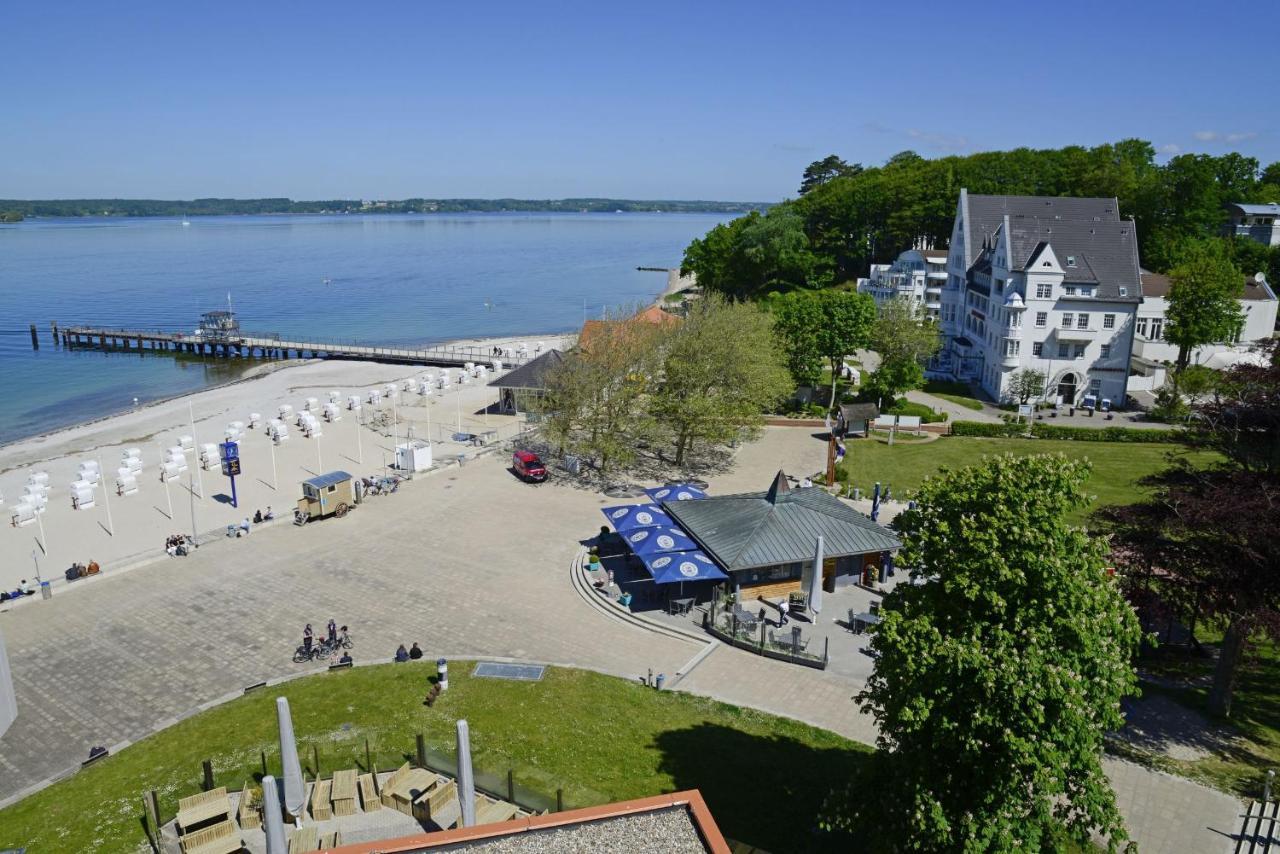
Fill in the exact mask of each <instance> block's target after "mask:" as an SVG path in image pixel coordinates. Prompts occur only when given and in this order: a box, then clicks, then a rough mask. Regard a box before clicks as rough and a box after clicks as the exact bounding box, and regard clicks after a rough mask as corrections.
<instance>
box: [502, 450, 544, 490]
mask: <svg viewBox="0 0 1280 854" xmlns="http://www.w3.org/2000/svg"><path fill="white" fill-rule="evenodd" d="M511 468H512V469H513V470H514V471H515V473H516V477H518V478H520V479H521V480H523V481H527V482H529V483H542V482H543V481H544V480H546V479H547V467H546V466H544V465H543V464H542V460H540V459H538V455H537V454H535V453H533V452H531V451H516V452H515V453H514V454H512V455H511Z"/></svg>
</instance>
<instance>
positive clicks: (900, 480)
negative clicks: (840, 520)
mask: <svg viewBox="0 0 1280 854" xmlns="http://www.w3.org/2000/svg"><path fill="white" fill-rule="evenodd" d="M846 444H847V447H848V456H846V457H845V461H844V462H843V463H842V464H841V465H840V467H839V470H838V471H837V476H838V477H839V480H840V482H841V483H844V484H851V485H853V486H857V487H860V488H861V489H862V490H863V492H866V493H869V492H870V490H871V487H872V486H873V485H874V484H875V482H876V481H880V483H882V484H888V485H889V486H891V487H892V489H893V494H894V495H895V497H898V498H902V497H904V496H905V495H906V494H907V493H908V492H910V491H911V490H913V489H915V488H917V487H918V486H919V485H920V484H921V482H922V481H923V480H924V479H925V478H926V477H928V476H929V475H931V474H934V473H936V472H937V471H938V470H939V469H940V468H942V467H943V466H947V467H950V468H961V467H963V466H966V465H970V464H972V463H976V462H978V461H979V460H981V459H982V457H984V456H991V455H994V454H1017V455H1020V456H1025V455H1028V454H1050V453H1052V454H1057V453H1060V454H1065V455H1066V456H1068V457H1071V458H1073V459H1077V458H1081V457H1087V458H1088V459H1089V460H1090V461H1091V462H1092V463H1093V474H1092V476H1091V477H1090V478H1089V483H1088V487H1087V488H1088V489H1089V491H1090V493H1091V494H1094V495H1096V496H1097V501H1096V505H1097V506H1102V505H1108V504H1132V503H1133V502H1134V501H1137V500H1138V499H1139V498H1140V497H1142V495H1143V494H1144V490H1143V488H1142V487H1141V486H1140V485H1139V484H1138V481H1139V480H1141V479H1142V478H1143V477H1145V476H1146V475H1148V474H1151V473H1153V472H1156V471H1159V470H1160V469H1162V468H1164V467H1165V460H1166V457H1167V455H1168V454H1170V453H1182V451H1180V449H1179V448H1178V447H1177V446H1173V445H1168V444H1158V443H1151V444H1147V443H1114V444H1112V443H1107V442H1089V443H1084V442H1072V441H1066V440H1060V439H980V438H973V437H968V436H944V437H943V438H941V439H939V440H938V441H936V442H929V443H927V444H919V445H912V444H898V443H895V444H894V445H893V446H892V447H891V446H889V445H885V444H881V443H879V442H862V441H856V440H855V441H850V442H848V443H846ZM1209 458H1210V457H1209V455H1207V454H1201V455H1198V456H1196V457H1193V459H1203V460H1205V461H1207V460H1208V459H1209ZM1091 511H1092V508H1090V509H1088V510H1086V511H1084V512H1082V513H1081V514H1079V515H1080V518H1081V519H1083V518H1084V517H1085V516H1087V515H1088V513H1089V512H1091Z"/></svg>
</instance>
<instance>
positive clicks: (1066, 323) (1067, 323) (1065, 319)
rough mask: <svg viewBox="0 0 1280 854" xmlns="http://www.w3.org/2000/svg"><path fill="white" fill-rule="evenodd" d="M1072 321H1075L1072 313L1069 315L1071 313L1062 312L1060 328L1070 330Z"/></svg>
mask: <svg viewBox="0 0 1280 854" xmlns="http://www.w3.org/2000/svg"><path fill="white" fill-rule="evenodd" d="M1074 319H1075V315H1074V314H1072V313H1071V312H1069V311H1064V312H1063V313H1062V328H1063V329H1070V328H1071V323H1072V321H1073V320H1074Z"/></svg>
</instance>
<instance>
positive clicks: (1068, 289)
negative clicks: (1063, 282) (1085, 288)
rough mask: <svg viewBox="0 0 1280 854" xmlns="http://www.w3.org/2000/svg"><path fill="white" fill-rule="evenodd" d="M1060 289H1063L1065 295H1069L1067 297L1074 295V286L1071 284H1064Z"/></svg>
mask: <svg viewBox="0 0 1280 854" xmlns="http://www.w3.org/2000/svg"><path fill="white" fill-rule="evenodd" d="M1062 290H1063V292H1064V293H1066V295H1067V296H1069V297H1073V296H1075V295H1076V289H1075V287H1074V286H1073V285H1067V286H1066V287H1064V288H1063V289H1062Z"/></svg>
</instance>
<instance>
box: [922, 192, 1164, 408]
mask: <svg viewBox="0 0 1280 854" xmlns="http://www.w3.org/2000/svg"><path fill="white" fill-rule="evenodd" d="M1117 211H1118V206H1117V205H1116V202H1115V200H1114V199H1050V198H1040V197H1031V196H969V195H968V194H967V192H966V191H964V190H961V193H960V201H959V204H958V206H957V211H956V220H955V225H954V227H953V230H952V240H951V248H950V250H949V256H948V260H947V272H948V280H947V285H946V288H945V289H944V290H943V293H942V301H941V325H942V335H943V341H944V343H943V349H942V352H941V353H940V354H939V356H938V358H937V359H936V360H935V362H934V364H933V365H932V366H931V367H932V368H933V369H934V370H935V371H937V372H942V373H946V374H949V375H951V376H954V377H955V378H957V379H960V380H969V381H973V382H976V383H978V385H980V386H981V387H982V389H983V390H984V391H986V392H987V393H988V394H989V395H991V396H992V397H993V398H995V399H996V400H1000V401H1010V400H1012V399H1013V396H1012V395H1011V393H1010V390H1009V388H1010V380H1011V377H1012V375H1013V374H1014V373H1015V372H1016V371H1018V370H1021V369H1023V368H1031V369H1034V370H1037V371H1040V372H1041V373H1042V374H1043V375H1044V376H1045V377H1046V383H1045V394H1044V398H1045V399H1047V400H1049V401H1054V400H1060V401H1061V402H1062V403H1064V404H1068V405H1071V404H1080V403H1081V402H1082V401H1083V399H1084V397H1085V396H1086V395H1093V396H1095V397H1096V398H1098V399H1099V400H1101V399H1103V398H1105V399H1108V400H1109V401H1110V402H1111V405H1112V406H1113V407H1121V406H1123V405H1124V402H1125V398H1126V394H1127V383H1128V376H1129V361H1130V352H1131V350H1132V336H1133V331H1134V317H1135V313H1136V309H1137V307H1138V303H1139V301H1140V299H1141V280H1140V277H1139V267H1138V254H1137V241H1136V235H1135V234H1134V233H1133V224H1132V223H1130V222H1124V221H1122V220H1120V219H1119V216H1118V213H1117Z"/></svg>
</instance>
